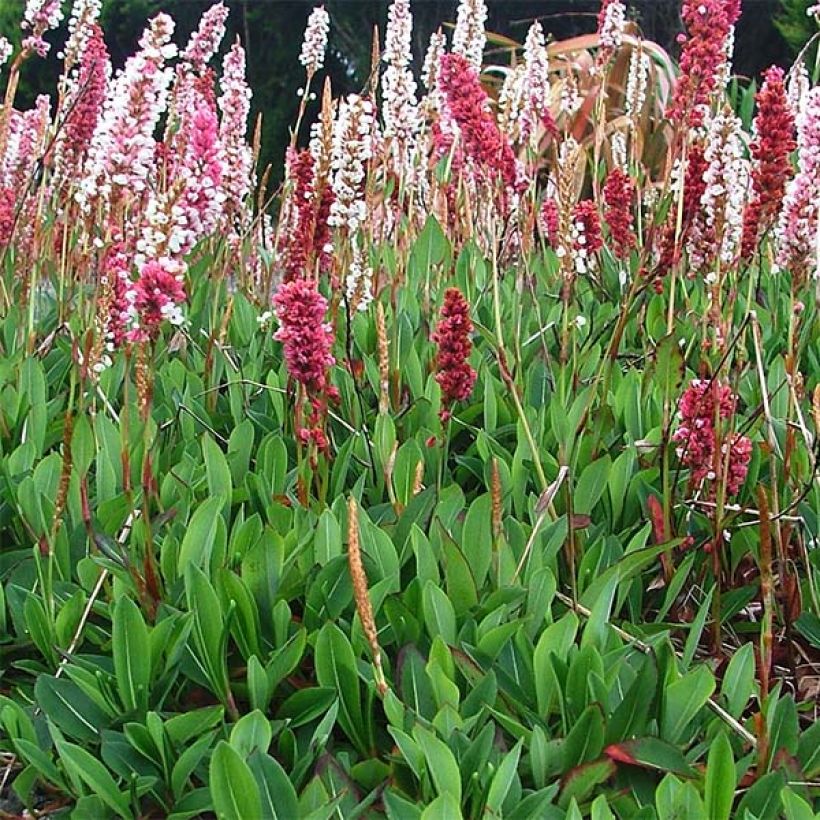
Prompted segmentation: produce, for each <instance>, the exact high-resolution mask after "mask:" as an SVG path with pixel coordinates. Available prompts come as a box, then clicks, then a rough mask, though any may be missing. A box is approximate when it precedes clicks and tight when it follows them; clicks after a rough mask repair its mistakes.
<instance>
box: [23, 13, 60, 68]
mask: <svg viewBox="0 0 820 820" xmlns="http://www.w3.org/2000/svg"><path fill="white" fill-rule="evenodd" d="M61 6H62V2H61V0H28V2H27V3H26V8H25V11H24V12H23V23H22V29H23V31H25V32H30V34H27V35H26V37H25V38H24V39H23V49H24V50H26V51H28V50H30V51H34V52H36V53H37V54H38V55H39V56H40V57H45V56H46V54H48V52H49V49H50V48H51V46H50V45H49V44H48V43H47V42H46V41H45V40H44V39H43V35H44V34H45V33H46V32H47V31H51V30H52V29H55V28H57V26H59V25H60V23H61V22H62V20H63V11H62V8H61Z"/></svg>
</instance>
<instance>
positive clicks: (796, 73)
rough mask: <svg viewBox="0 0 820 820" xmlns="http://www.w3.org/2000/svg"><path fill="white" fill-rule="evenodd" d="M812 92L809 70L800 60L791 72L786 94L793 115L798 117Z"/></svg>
mask: <svg viewBox="0 0 820 820" xmlns="http://www.w3.org/2000/svg"><path fill="white" fill-rule="evenodd" d="M810 90H811V78H810V77H809V70H808V69H807V68H806V64H805V63H804V62H803V61H802V60H798V61H797V62H796V63H795V64H794V65H793V66H792V69H791V71H790V72H789V83H788V86H787V88H786V93H787V95H788V98H789V107H790V108H791V110H792V115H793V116H794V117H798V116H799V115H800V113H801V112H802V111H803V109H804V108H805V105H806V100H807V99H808V96H809V91H810Z"/></svg>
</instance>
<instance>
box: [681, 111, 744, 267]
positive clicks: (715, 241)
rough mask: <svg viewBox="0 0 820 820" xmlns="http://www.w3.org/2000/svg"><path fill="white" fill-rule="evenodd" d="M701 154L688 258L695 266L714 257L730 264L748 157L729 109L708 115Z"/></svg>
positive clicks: (736, 240)
mask: <svg viewBox="0 0 820 820" xmlns="http://www.w3.org/2000/svg"><path fill="white" fill-rule="evenodd" d="M704 158H705V161H706V171H705V173H704V175H703V182H704V191H703V195H702V196H701V200H700V205H701V207H700V210H699V211H698V216H697V218H696V220H695V225H694V226H693V228H692V236H691V237H690V245H689V258H690V261H691V262H692V264H693V266H694V267H695V269H701V268H703V267H704V266H705V265H708V264H710V263H711V262H712V261H714V259H715V258H718V259H719V260H720V261H721V262H722V263H723V264H724V265H731V264H732V263H733V262H734V261H735V259H736V257H737V255H738V253H739V251H740V242H741V237H742V234H743V209H744V204H745V202H746V194H747V190H748V184H749V161H748V159H747V157H746V151H745V145H744V140H743V130H742V125H741V122H740V119H739V118H738V117H737V116H736V115H735V114H734V113H732V112H731V111H729V110H726V111H723V112H722V113H720V114H718V115H717V116H715V117H714V118H713V119H712V122H711V123H710V127H709V133H708V136H707V139H706V147H705V152H704Z"/></svg>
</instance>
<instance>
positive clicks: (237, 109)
mask: <svg viewBox="0 0 820 820" xmlns="http://www.w3.org/2000/svg"><path fill="white" fill-rule="evenodd" d="M220 88H221V90H222V94H221V95H220V97H219V101H218V102H219V110H220V112H221V114H222V119H221V121H220V123H219V142H220V145H221V146H222V152H223V158H224V167H223V175H222V190H223V191H224V193H225V197H226V200H225V221H226V222H227V224H228V226H229V228H231V229H234V228H235V223H236V222H241V220H242V217H243V215H244V206H245V200H246V199H247V196H248V194H249V193H250V191H251V187H252V184H253V151H252V150H251V147H250V145H248V141H247V130H248V116H249V114H250V110H251V90H250V88H249V87H248V83H247V80H246V79H245V50H244V49H243V48H242V46H240V45H239V43H234V45H233V46H231V49H230V50H229V51H228V53H227V54H226V55H225V59H224V61H223V63H222V78H221V79H220Z"/></svg>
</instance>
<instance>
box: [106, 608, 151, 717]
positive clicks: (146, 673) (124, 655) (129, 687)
mask: <svg viewBox="0 0 820 820" xmlns="http://www.w3.org/2000/svg"><path fill="white" fill-rule="evenodd" d="M111 643H112V654H113V657H114V674H115V676H116V679H117V687H118V689H119V693H120V698H121V699H122V703H123V706H124V707H125V709H126V711H128V712H133V711H139V712H144V711H145V710H146V709H147V708H148V686H149V682H150V679H151V652H150V641H149V637H148V627H147V626H146V625H145V621H144V620H143V617H142V613H141V612H140V611H139V608H138V607H137V605H136V604H135V603H134V602H133V601H132V600H131V599H130V598H128V597H127V596H125V595H122V596H120V598H119V600H118V601H117V602H116V603H115V604H114V613H113V617H112V630H111Z"/></svg>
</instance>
